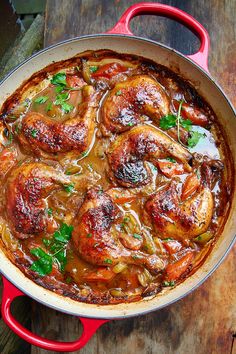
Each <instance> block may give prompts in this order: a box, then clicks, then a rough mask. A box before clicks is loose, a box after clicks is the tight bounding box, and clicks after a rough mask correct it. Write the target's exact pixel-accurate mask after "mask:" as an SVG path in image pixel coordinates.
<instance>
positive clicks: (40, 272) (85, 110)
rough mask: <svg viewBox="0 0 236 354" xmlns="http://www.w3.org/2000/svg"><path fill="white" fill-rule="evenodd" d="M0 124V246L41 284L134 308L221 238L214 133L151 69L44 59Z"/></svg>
mask: <svg viewBox="0 0 236 354" xmlns="http://www.w3.org/2000/svg"><path fill="white" fill-rule="evenodd" d="M0 125H1V126H0V129H1V130H0V138H1V139H0V143H1V152H0V154H1V159H0V179H1V186H2V188H1V190H0V198H1V208H0V231H1V246H2V248H3V249H4V251H5V252H6V254H7V256H8V257H9V258H10V259H11V261H12V262H13V263H14V264H15V265H16V266H17V267H18V268H20V270H21V271H23V272H24V273H25V274H26V275H27V276H28V277H29V278H30V279H32V280H33V281H34V282H36V283H37V284H40V285H41V286H43V287H45V288H47V289H50V290H53V291H54V292H56V293H58V294H62V295H64V296H68V297H71V298H72V299H75V300H78V301H83V302H88V303H98V304H110V303H120V302H129V301H138V300H140V299H142V298H143V297H147V296H153V295H156V294H157V293H159V292H161V291H162V289H163V288H166V287H169V288H172V287H175V286H176V285H178V283H180V282H181V281H183V280H184V279H185V278H186V277H188V276H190V275H191V274H192V273H193V272H194V271H195V270H196V269H197V268H198V267H199V266H200V265H201V264H202V262H203V261H204V260H205V258H206V256H207V255H208V254H209V252H210V251H211V249H212V247H213V246H214V243H215V240H216V238H217V237H218V236H219V234H220V233H221V230H222V228H223V226H224V223H225V221H226V218H227V215H228V210H229V206H230V196H231V189H232V185H233V184H232V181H231V169H230V168H231V167H230V166H231V165H230V163H231V157H230V152H229V150H228V147H227V143H226V139H225V137H224V131H223V129H222V127H221V126H220V123H219V121H218V119H217V117H216V115H215V114H214V112H213V111H212V109H211V107H210V106H209V105H208V104H207V103H206V102H205V100H204V99H203V98H202V97H201V96H200V95H199V94H198V93H197V91H196V89H195V88H193V86H192V85H191V84H190V83H189V82H187V81H186V80H184V78H181V77H180V76H179V75H178V74H176V73H174V72H172V71H171V70H169V69H167V68H166V67H164V66H162V65H159V64H156V63H154V62H151V61H150V60H147V59H145V58H142V57H138V56H134V55H124V54H118V53H115V52H112V51H108V50H100V51H87V52H84V53H82V54H78V55H77V56H75V57H73V58H71V59H68V60H65V61H61V62H58V63H53V64H51V65H49V66H48V67H46V68H45V69H43V70H41V71H40V72H38V73H36V74H34V75H33V76H32V77H31V78H30V79H29V80H27V81H26V82H24V83H23V85H22V86H21V87H20V88H19V89H18V90H17V91H16V92H15V93H14V94H13V95H12V96H11V97H9V98H8V99H7V101H6V102H5V103H4V105H3V107H2V110H1V121H0ZM226 157H227V158H226Z"/></svg>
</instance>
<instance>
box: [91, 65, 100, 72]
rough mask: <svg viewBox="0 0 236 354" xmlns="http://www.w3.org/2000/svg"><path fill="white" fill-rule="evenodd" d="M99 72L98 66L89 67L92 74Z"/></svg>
mask: <svg viewBox="0 0 236 354" xmlns="http://www.w3.org/2000/svg"><path fill="white" fill-rule="evenodd" d="M97 70H98V66H95V65H94V66H90V67H89V71H90V72H91V73H95V72H96V71H97Z"/></svg>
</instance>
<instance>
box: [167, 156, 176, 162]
mask: <svg viewBox="0 0 236 354" xmlns="http://www.w3.org/2000/svg"><path fill="white" fill-rule="evenodd" d="M166 160H167V161H170V162H173V163H176V160H175V159H174V158H173V157H166Z"/></svg>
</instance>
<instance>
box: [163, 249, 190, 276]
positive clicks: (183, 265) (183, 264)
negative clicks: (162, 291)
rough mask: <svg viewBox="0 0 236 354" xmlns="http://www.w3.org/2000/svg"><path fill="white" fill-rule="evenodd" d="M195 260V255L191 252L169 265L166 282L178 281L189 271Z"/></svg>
mask: <svg viewBox="0 0 236 354" xmlns="http://www.w3.org/2000/svg"><path fill="white" fill-rule="evenodd" d="M192 260H193V253H192V252H189V253H187V254H186V255H185V256H184V257H182V258H181V259H179V260H178V261H177V262H175V263H172V264H168V266H167V267H166V280H167V281H173V280H178V279H179V278H180V276H181V275H182V274H183V273H184V272H185V271H186V270H187V269H188V267H189V265H190V264H191V262H192Z"/></svg>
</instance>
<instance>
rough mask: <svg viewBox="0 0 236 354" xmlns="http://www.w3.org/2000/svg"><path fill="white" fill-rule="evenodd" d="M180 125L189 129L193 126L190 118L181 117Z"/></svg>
mask: <svg viewBox="0 0 236 354" xmlns="http://www.w3.org/2000/svg"><path fill="white" fill-rule="evenodd" d="M180 125H181V126H182V127H183V128H184V129H186V130H187V131H190V130H191V128H192V121H191V120H190V119H180Z"/></svg>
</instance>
